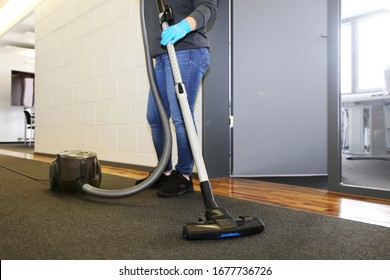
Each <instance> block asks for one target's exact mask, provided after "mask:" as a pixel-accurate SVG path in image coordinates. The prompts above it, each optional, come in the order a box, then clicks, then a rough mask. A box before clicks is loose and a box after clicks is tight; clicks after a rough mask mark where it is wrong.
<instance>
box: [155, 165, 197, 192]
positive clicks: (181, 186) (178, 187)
mask: <svg viewBox="0 0 390 280" xmlns="http://www.w3.org/2000/svg"><path fill="white" fill-rule="evenodd" d="M193 191H194V186H193V184H192V178H191V176H190V180H187V179H186V178H185V177H184V176H183V175H181V174H180V173H179V172H177V171H175V170H173V171H172V173H171V175H170V176H169V177H168V180H167V181H166V182H165V185H164V186H162V187H161V188H159V190H158V191H157V192H156V194H157V196H159V197H173V196H179V195H183V194H185V193H189V192H193Z"/></svg>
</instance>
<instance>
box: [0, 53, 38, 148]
mask: <svg viewBox="0 0 390 280" xmlns="http://www.w3.org/2000/svg"><path fill="white" fill-rule="evenodd" d="M29 59H31V58H29ZM25 60H26V57H23V56H19V55H12V54H6V53H0V142H16V141H18V138H23V137H24V114H23V107H12V106H11V70H19V71H25V72H34V65H32V64H25V63H24V61H25Z"/></svg>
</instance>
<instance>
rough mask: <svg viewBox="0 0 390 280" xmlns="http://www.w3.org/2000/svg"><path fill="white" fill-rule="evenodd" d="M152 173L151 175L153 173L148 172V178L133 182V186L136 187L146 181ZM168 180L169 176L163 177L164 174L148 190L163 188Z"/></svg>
mask: <svg viewBox="0 0 390 280" xmlns="http://www.w3.org/2000/svg"><path fill="white" fill-rule="evenodd" d="M152 173H153V171H150V172H149V175H148V177H146V178H143V179H139V180H137V181H135V184H136V185H139V184H141V183H142V182H143V181H145V180H146V179H148V178H149V177H150V175H152ZM168 178H169V176H167V175H165V174H164V173H163V174H161V176H160V178H158V180H157V181H156V182H155V183H154V184H153V185H151V186H150V187H149V188H150V189H158V188H161V187H163V186H164V185H165V183H166V181H167V180H168Z"/></svg>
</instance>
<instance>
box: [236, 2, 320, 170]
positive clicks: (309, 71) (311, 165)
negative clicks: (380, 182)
mask: <svg viewBox="0 0 390 280" xmlns="http://www.w3.org/2000/svg"><path fill="white" fill-rule="evenodd" d="M326 29H327V0H233V1H232V113H233V116H234V126H233V129H232V176H285V175H315V174H316V175H317V174H318V175H319V174H326V173H327V142H326V141H327V64H326V63H327V56H326V51H327V48H326V45H327V39H326Z"/></svg>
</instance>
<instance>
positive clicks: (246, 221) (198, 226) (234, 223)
mask: <svg viewBox="0 0 390 280" xmlns="http://www.w3.org/2000/svg"><path fill="white" fill-rule="evenodd" d="M263 230H264V223H263V222H262V221H261V220H260V219H259V218H253V217H248V216H243V217H239V218H237V219H233V218H232V217H231V216H230V215H229V214H228V212H227V211H226V210H225V209H223V208H217V209H213V210H211V211H207V212H206V220H204V221H199V222H198V223H188V224H186V225H185V226H184V227H183V237H184V238H185V239H221V238H228V237H240V236H247V235H252V234H256V233H261V232H262V231H263Z"/></svg>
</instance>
